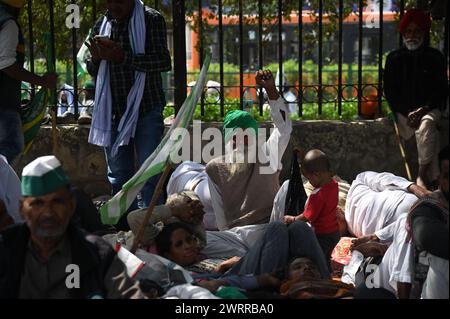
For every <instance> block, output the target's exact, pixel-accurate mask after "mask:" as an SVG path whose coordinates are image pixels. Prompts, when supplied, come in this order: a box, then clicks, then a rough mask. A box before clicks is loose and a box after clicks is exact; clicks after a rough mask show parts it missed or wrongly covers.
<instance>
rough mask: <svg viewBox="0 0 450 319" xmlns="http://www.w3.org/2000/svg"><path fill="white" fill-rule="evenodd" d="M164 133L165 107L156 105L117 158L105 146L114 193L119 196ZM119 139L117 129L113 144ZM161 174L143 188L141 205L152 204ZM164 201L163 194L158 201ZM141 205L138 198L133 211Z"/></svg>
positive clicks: (160, 202) (109, 176)
mask: <svg viewBox="0 0 450 319" xmlns="http://www.w3.org/2000/svg"><path fill="white" fill-rule="evenodd" d="M116 127H117V126H116ZM113 128H114V126H113ZM163 133H164V122H163V117H162V110H161V108H158V107H156V108H154V109H152V110H151V111H150V112H149V113H147V114H145V115H144V116H143V117H140V118H139V120H138V124H137V127H136V133H135V135H134V138H133V139H131V140H130V142H129V144H128V145H124V146H120V147H119V150H118V152H117V154H116V156H114V157H113V156H112V155H111V150H112V148H111V147H106V148H105V155H106V162H107V165H108V180H109V182H110V183H111V186H112V195H115V194H116V193H118V192H119V191H120V190H121V189H122V186H123V184H125V183H126V182H127V181H128V180H129V179H130V178H131V177H132V176H133V175H134V174H135V172H136V171H137V169H139V167H141V165H142V164H143V163H144V161H145V160H146V159H147V158H148V157H149V156H150V155H151V154H152V153H153V151H154V150H155V149H156V147H157V146H158V145H159V143H160V142H161V138H162V134H163ZM116 138H117V132H116V131H115V130H114V132H113V133H112V136H111V144H113V143H114V142H115V140H116ZM135 155H136V156H135ZM136 157H137V165H138V166H137V169H136ZM159 177H160V176H159V175H158V176H154V177H152V178H151V179H150V180H149V181H148V182H147V183H146V184H145V186H144V187H143V188H142V190H141V199H140V201H139V206H141V207H147V206H148V205H149V203H150V200H151V198H152V196H153V192H154V190H155V187H156V184H157V183H158V180H159ZM163 201H164V199H163V197H161V198H160V199H159V202H158V204H162V203H163ZM137 208H138V206H137V203H136V201H135V203H134V204H133V205H132V207H130V209H129V211H131V210H133V209H137Z"/></svg>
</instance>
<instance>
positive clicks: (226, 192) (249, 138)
mask: <svg viewBox="0 0 450 319" xmlns="http://www.w3.org/2000/svg"><path fill="white" fill-rule="evenodd" d="M256 83H257V84H258V85H259V86H261V87H262V88H264V89H265V90H266V92H267V95H268V98H269V104H270V115H271V117H272V121H273V123H274V125H275V129H274V130H273V132H272V133H271V134H270V137H269V139H268V140H267V141H264V139H265V136H266V135H265V134H258V133H259V130H258V123H257V122H256V121H255V119H254V118H253V117H252V116H251V115H250V114H249V113H247V112H245V111H242V110H235V111H231V112H229V113H228V114H227V115H226V117H225V119H224V123H223V134H224V141H225V149H226V152H225V155H223V156H220V157H217V158H215V159H213V160H211V161H210V162H209V163H208V164H207V165H206V173H207V174H208V184H209V189H210V192H211V202H212V206H213V209H214V214H215V217H216V222H217V227H218V229H219V230H226V229H230V228H233V227H236V226H245V225H253V224H263V223H266V222H268V221H269V217H270V213H271V211H272V206H273V200H274V198H275V195H276V193H277V191H278V189H279V180H278V177H279V172H280V170H281V158H282V156H283V153H284V151H285V150H286V147H287V145H288V143H289V139H290V134H291V131H292V123H291V120H290V117H289V108H288V106H287V105H286V103H285V101H284V99H283V98H282V97H280V95H279V94H278V92H277V89H276V86H275V81H274V78H273V76H272V73H271V72H270V71H267V70H266V71H262V70H260V71H258V72H257V73H256ZM261 133H264V132H261ZM259 135H261V136H259ZM258 136H259V137H258Z"/></svg>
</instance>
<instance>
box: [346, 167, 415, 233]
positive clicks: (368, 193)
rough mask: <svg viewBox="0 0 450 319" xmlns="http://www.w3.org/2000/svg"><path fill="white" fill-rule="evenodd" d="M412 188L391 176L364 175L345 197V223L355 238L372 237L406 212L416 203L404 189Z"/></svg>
mask: <svg viewBox="0 0 450 319" xmlns="http://www.w3.org/2000/svg"><path fill="white" fill-rule="evenodd" d="M411 184H413V183H412V182H410V181H408V180H406V179H404V178H403V177H399V176H395V175H393V174H391V173H376V172H371V171H367V172H363V173H360V174H358V176H356V179H355V180H354V181H353V183H352V185H351V187H350V190H349V192H348V195H347V201H346V205H345V220H346V221H347V225H348V229H349V231H350V232H351V233H352V234H354V235H355V236H356V237H360V236H365V235H370V234H373V233H375V232H376V231H377V230H380V229H382V228H384V227H386V226H388V225H390V224H392V223H393V222H395V221H396V220H397V219H398V218H399V216H401V215H402V214H406V213H408V212H409V209H410V208H411V206H412V205H413V204H414V203H415V202H416V201H417V199H418V198H417V197H416V196H415V195H414V194H411V193H409V192H408V190H407V188H408V187H409V186H410V185H411Z"/></svg>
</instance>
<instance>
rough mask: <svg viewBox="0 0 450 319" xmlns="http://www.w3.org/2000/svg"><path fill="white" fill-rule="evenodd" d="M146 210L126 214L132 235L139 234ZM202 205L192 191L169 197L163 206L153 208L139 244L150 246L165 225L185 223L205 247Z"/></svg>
mask: <svg viewBox="0 0 450 319" xmlns="http://www.w3.org/2000/svg"><path fill="white" fill-rule="evenodd" d="M146 213H147V208H142V209H137V210H135V211H132V212H130V213H129V214H128V216H127V220H128V225H130V229H131V231H132V232H133V234H134V235H137V234H138V233H139V230H140V228H141V225H142V223H143V221H144V218H145V214H146ZM203 215H204V212H203V205H202V203H201V201H200V199H199V198H198V196H197V194H195V193H194V192H193V191H182V192H180V193H175V194H171V195H169V197H168V198H167V201H166V204H165V205H158V206H155V208H154V209H153V212H152V215H151V217H150V220H149V222H148V224H147V225H146V226H145V230H144V235H143V237H142V239H141V243H142V244H143V245H144V246H151V245H153V243H154V239H155V238H156V236H157V235H158V234H159V232H160V231H161V229H162V228H163V227H164V225H165V224H169V223H174V222H179V221H182V222H185V223H189V224H191V225H193V226H194V229H193V230H194V232H195V234H196V235H197V236H198V238H199V239H200V241H201V246H202V247H203V246H205V245H206V235H205V230H204V227H203Z"/></svg>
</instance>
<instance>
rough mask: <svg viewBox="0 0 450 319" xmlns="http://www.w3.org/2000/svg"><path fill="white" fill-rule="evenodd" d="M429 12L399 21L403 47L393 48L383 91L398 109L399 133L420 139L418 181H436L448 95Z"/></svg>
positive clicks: (414, 13) (411, 14)
mask: <svg viewBox="0 0 450 319" xmlns="http://www.w3.org/2000/svg"><path fill="white" fill-rule="evenodd" d="M430 27H431V20H430V16H429V15H428V14H426V13H425V12H423V11H420V10H415V9H414V10H410V11H408V12H407V13H406V14H405V15H404V16H403V18H402V20H401V21H400V33H401V34H402V36H403V42H404V44H405V46H404V47H402V48H400V49H398V50H395V51H393V52H391V53H390V54H389V55H388V57H387V59H386V65H385V72H384V92H385V95H386V99H387V100H388V102H389V105H390V107H391V109H392V111H393V112H395V114H396V117H397V121H398V126H399V131H400V135H401V136H402V138H403V139H405V140H409V139H411V138H412V137H413V136H414V135H415V137H416V142H417V150H418V157H419V172H418V177H417V184H418V185H419V186H422V187H426V188H430V187H432V186H435V185H436V184H437V176H438V174H439V168H438V163H437V157H438V153H439V149H440V148H439V134H438V131H437V127H436V126H437V123H438V122H439V120H440V117H441V109H442V107H443V106H444V105H445V100H446V97H447V95H448V91H447V90H448V83H447V76H446V67H445V58H444V56H443V54H442V53H441V52H440V51H438V50H436V49H433V48H430V47H429V31H430Z"/></svg>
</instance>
